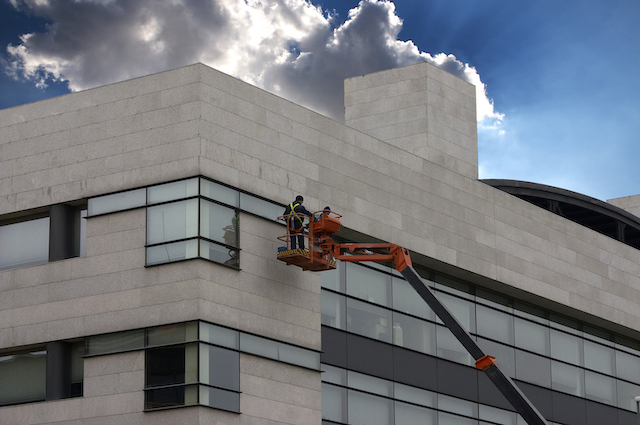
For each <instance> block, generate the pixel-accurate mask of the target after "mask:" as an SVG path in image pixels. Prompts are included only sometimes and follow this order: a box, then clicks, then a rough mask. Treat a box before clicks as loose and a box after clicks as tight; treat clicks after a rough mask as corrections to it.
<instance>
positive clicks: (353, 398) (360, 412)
mask: <svg viewBox="0 0 640 425" xmlns="http://www.w3.org/2000/svg"><path fill="white" fill-rule="evenodd" d="M348 397H349V406H348V412H349V413H348V417H349V424H351V425H391V424H393V405H392V401H391V400H389V399H386V398H382V397H378V396H374V395H370V394H365V393H361V392H359V391H352V390H349V396H348Z"/></svg>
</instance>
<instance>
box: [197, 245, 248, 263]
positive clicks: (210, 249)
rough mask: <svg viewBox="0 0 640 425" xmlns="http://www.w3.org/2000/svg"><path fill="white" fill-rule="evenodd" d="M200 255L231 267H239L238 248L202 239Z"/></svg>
mask: <svg viewBox="0 0 640 425" xmlns="http://www.w3.org/2000/svg"><path fill="white" fill-rule="evenodd" d="M200 257H202V258H205V259H207V260H211V261H214V262H216V263H220V264H225V265H227V266H230V267H239V265H240V262H239V259H238V250H237V249H233V248H227V247H226V246H222V245H218V244H216V243H213V242H208V241H205V240H200Z"/></svg>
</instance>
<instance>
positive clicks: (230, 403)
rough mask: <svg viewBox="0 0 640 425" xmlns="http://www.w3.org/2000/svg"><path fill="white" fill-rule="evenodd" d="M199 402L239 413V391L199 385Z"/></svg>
mask: <svg viewBox="0 0 640 425" xmlns="http://www.w3.org/2000/svg"><path fill="white" fill-rule="evenodd" d="M200 404H203V405H205V406H209V407H213V408H214V409H222V410H228V411H230V412H236V413H240V393H237V392H232V391H226V390H221V389H219V388H211V387H206V386H204V385H200Z"/></svg>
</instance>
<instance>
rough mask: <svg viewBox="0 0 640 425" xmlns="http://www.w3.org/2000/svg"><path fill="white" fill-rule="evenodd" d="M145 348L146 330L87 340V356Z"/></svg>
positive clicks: (99, 336) (94, 337) (100, 336)
mask: <svg viewBox="0 0 640 425" xmlns="http://www.w3.org/2000/svg"><path fill="white" fill-rule="evenodd" d="M142 348H144V330H143V329H138V330H134V331H125V332H116V333H111V334H106V335H97V336H91V337H89V338H87V355H92V356H93V355H96V354H104V353H117V352H120V351H130V350H140V349H142Z"/></svg>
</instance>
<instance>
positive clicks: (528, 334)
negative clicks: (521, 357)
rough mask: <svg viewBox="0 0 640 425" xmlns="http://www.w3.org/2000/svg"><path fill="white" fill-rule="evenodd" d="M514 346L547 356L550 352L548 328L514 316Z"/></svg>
mask: <svg viewBox="0 0 640 425" xmlns="http://www.w3.org/2000/svg"><path fill="white" fill-rule="evenodd" d="M514 325H515V341H516V344H515V345H516V347H519V348H522V349H523V350H528V351H533V352H534V353H538V354H542V355H543V356H548V355H549V354H550V353H551V349H550V342H549V341H550V339H549V338H550V337H549V328H548V327H547V326H544V325H542V324H539V323H534V322H530V321H528V320H525V319H521V318H519V317H514Z"/></svg>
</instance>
